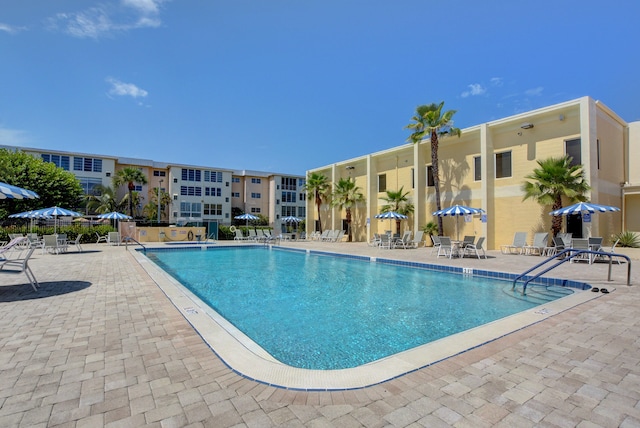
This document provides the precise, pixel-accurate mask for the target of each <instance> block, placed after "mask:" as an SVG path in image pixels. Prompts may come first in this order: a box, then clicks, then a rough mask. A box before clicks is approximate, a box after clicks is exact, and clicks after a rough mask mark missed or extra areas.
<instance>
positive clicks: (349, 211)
mask: <svg viewBox="0 0 640 428" xmlns="http://www.w3.org/2000/svg"><path fill="white" fill-rule="evenodd" d="M346 211H347V242H352V238H351V208H347V210H346Z"/></svg>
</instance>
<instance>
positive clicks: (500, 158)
mask: <svg viewBox="0 0 640 428" xmlns="http://www.w3.org/2000/svg"><path fill="white" fill-rule="evenodd" d="M506 177H511V152H502V153H496V178H506Z"/></svg>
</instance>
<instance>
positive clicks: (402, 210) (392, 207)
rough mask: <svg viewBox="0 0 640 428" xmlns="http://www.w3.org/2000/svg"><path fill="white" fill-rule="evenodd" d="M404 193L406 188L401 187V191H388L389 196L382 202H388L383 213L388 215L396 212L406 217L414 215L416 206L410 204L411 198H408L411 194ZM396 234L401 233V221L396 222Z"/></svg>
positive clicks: (383, 207) (382, 209)
mask: <svg viewBox="0 0 640 428" xmlns="http://www.w3.org/2000/svg"><path fill="white" fill-rule="evenodd" d="M403 192H404V186H402V187H400V190H397V191H394V190H387V192H386V193H387V196H385V197H383V198H382V200H383V201H385V202H386V205H383V206H382V208H381V212H383V213H387V212H389V211H395V212H397V213H399V214H404V215H409V214H413V211H414V210H415V206H414V205H413V204H412V203H411V202H409V198H407V195H408V194H409V192H406V193H403ZM396 233H398V234H399V233H400V219H398V220H396Z"/></svg>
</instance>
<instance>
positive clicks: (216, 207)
mask: <svg viewBox="0 0 640 428" xmlns="http://www.w3.org/2000/svg"><path fill="white" fill-rule="evenodd" d="M204 215H210V216H221V215H222V204H204Z"/></svg>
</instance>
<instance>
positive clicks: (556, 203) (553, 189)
mask: <svg viewBox="0 0 640 428" xmlns="http://www.w3.org/2000/svg"><path fill="white" fill-rule="evenodd" d="M537 163H538V165H539V168H536V169H534V170H533V172H532V173H531V174H529V175H526V176H525V179H527V180H530V181H525V182H524V183H523V184H522V191H523V192H524V197H523V199H522V200H523V201H524V200H527V199H529V198H531V199H535V200H536V201H537V202H538V203H539V204H541V205H551V206H552V207H551V209H552V211H555V210H557V209H560V208H562V198H563V197H565V198H567V199H569V201H570V202H571V203H574V202H584V201H586V200H587V197H586V196H585V195H584V194H585V193H586V192H587V191H588V190H589V189H590V188H591V187H590V186H589V184H588V183H587V181H586V179H585V176H584V170H583V169H582V165H574V166H572V165H571V157H570V156H564V157H560V158H554V157H550V158H548V159H543V160H538V161H537ZM561 229H562V216H553V220H552V221H551V230H552V232H553V236H556V235H557V234H558V233H559V232H560V230H561Z"/></svg>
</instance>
